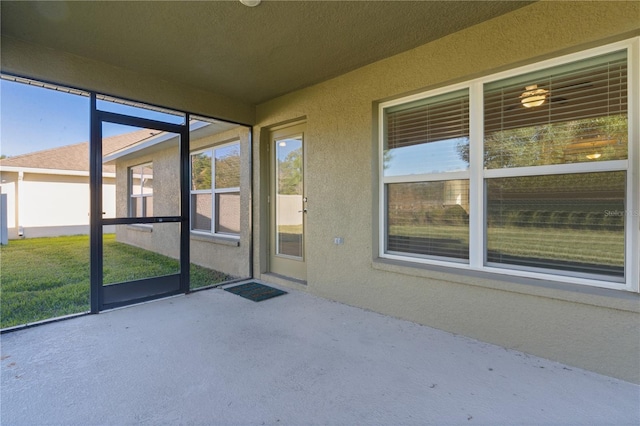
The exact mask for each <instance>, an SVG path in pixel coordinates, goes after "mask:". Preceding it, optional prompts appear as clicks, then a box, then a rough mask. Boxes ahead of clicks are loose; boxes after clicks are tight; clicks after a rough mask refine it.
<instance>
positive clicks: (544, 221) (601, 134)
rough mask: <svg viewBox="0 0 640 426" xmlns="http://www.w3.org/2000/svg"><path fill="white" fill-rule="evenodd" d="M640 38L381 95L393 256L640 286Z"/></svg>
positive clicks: (384, 229) (385, 231)
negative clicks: (427, 88)
mask: <svg viewBox="0 0 640 426" xmlns="http://www.w3.org/2000/svg"><path fill="white" fill-rule="evenodd" d="M639 45H640V38H634V39H632V40H628V41H624V42H618V43H614V44H611V45H609V46H606V47H602V48H596V49H593V50H590V51H588V52H583V53H577V54H572V55H567V56H565V57H563V58H556V59H551V60H548V61H543V62H541V63H538V64H532V65H528V66H525V67H521V68H518V69H516V70H512V71H505V72H501V73H498V74H494V75H490V76H487V77H482V78H478V79H476V80H473V81H469V82H468V83H460V84H456V85H454V86H451V90H449V91H447V89H446V88H441V89H438V90H437V91H433V92H431V93H429V92H427V93H424V94H423V95H411V96H409V97H407V98H405V99H404V100H403V99H399V100H393V101H388V102H385V103H382V104H381V105H380V116H379V118H380V121H381V123H382V126H381V129H380V144H381V146H380V148H381V149H380V176H381V184H380V199H381V200H382V201H381V204H380V208H381V210H380V217H381V220H380V235H381V237H380V247H381V250H380V254H381V256H382V257H387V258H391V259H398V260H403V259H407V260H411V261H412V262H421V263H435V264H442V263H443V262H446V264H448V265H451V266H452V267H456V268H472V269H474V270H484V271H492V272H500V273H509V274H513V275H519V276H528V277H536V278H542V279H550V278H554V277H556V279H558V280H566V279H567V277H570V280H571V282H576V283H584V284H588V285H596V286H602V287H607V288H617V289H627V290H633V291H639V288H638V287H639V284H638V283H639V282H640V266H639V265H638V262H637V255H636V258H634V257H633V256H634V251H635V253H637V250H638V248H639V246H640V243H638V241H640V214H638V206H639V205H640V182H638V180H637V179H633V178H632V177H633V176H637V173H638V171H637V170H636V169H634V168H637V167H638V161H639V160H638V155H639V153H640V152H639V151H640V147H639V141H638V140H634V139H633V138H636V139H637V137H638V133H639V131H638V126H640V123H639V122H638V120H631V119H630V118H631V117H632V115H631V111H632V108H631V106H633V105H640V99H639V95H638V91H637V90H635V91H630V86H631V84H632V82H633V81H636V84H637V75H638V74H640V73H639V72H638V71H639V70H640V62H639V59H638V57H637V56H636V57H632V58H629V55H628V52H629V51H631V50H632V49H636V51H637V49H638V47H639ZM633 76H635V80H634V78H631V77H633ZM470 94H471V96H470ZM636 114H637V113H636ZM560 277H562V278H560Z"/></svg>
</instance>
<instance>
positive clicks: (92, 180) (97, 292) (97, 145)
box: [89, 93, 103, 314]
mask: <svg viewBox="0 0 640 426" xmlns="http://www.w3.org/2000/svg"><path fill="white" fill-rule="evenodd" d="M90 103H91V136H90V139H89V192H90V194H91V197H90V200H91V202H90V205H91V206H90V210H89V212H90V213H89V229H90V231H89V232H90V233H89V235H90V237H89V241H90V252H91V256H90V258H91V260H90V265H91V281H90V294H91V297H90V298H91V313H92V314H97V313H98V312H100V308H101V307H102V297H101V296H102V279H103V276H102V256H103V250H102V122H101V121H100V117H99V115H98V111H97V106H96V94H95V93H91V95H90Z"/></svg>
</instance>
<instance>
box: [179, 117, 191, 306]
mask: <svg viewBox="0 0 640 426" xmlns="http://www.w3.org/2000/svg"><path fill="white" fill-rule="evenodd" d="M190 119H191V117H190V115H189V114H188V113H187V114H185V120H186V121H185V125H184V126H183V127H182V130H181V132H180V292H182V293H188V292H189V285H190V284H189V282H190V275H189V266H190V264H191V260H190V248H191V247H190V241H191V238H190V236H191V229H190V226H189V198H190V188H191V175H190V157H189V143H190V142H189V136H190V135H189V133H190V129H189V121H190Z"/></svg>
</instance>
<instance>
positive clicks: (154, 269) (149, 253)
mask: <svg viewBox="0 0 640 426" xmlns="http://www.w3.org/2000/svg"><path fill="white" fill-rule="evenodd" d="M115 228H116V232H115V233H111V234H108V233H105V234H103V239H102V242H103V253H104V257H103V285H111V284H116V283H123V282H127V281H138V280H143V279H147V278H154V277H161V276H165V275H172V274H178V273H180V260H179V259H180V223H178V222H164V223H154V224H144V225H116V227H115Z"/></svg>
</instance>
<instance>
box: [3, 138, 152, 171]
mask: <svg viewBox="0 0 640 426" xmlns="http://www.w3.org/2000/svg"><path fill="white" fill-rule="evenodd" d="M159 133H161V132H159V131H157V130H150V129H141V130H136V131H135V132H130V133H125V134H122V135H117V136H111V137H107V138H104V139H103V141H102V151H103V152H102V155H103V156H105V155H108V154H111V153H112V152H115V151H118V150H120V149H123V148H126V147H128V146H130V145H133V144H136V143H139V142H141V141H143V140H145V139H148V138H150V137H152V136H155V135H157V134H159ZM0 167H24V168H34V169H52V170H74V171H85V172H88V171H89V142H81V143H77V144H73V145H66V146H61V147H58V148H51V149H45V150H42V151H36V152H30V153H28V154H22V155H16V156H15V157H9V158H5V159H3V160H0ZM103 172H111V173H115V166H114V165H105V166H103Z"/></svg>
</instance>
